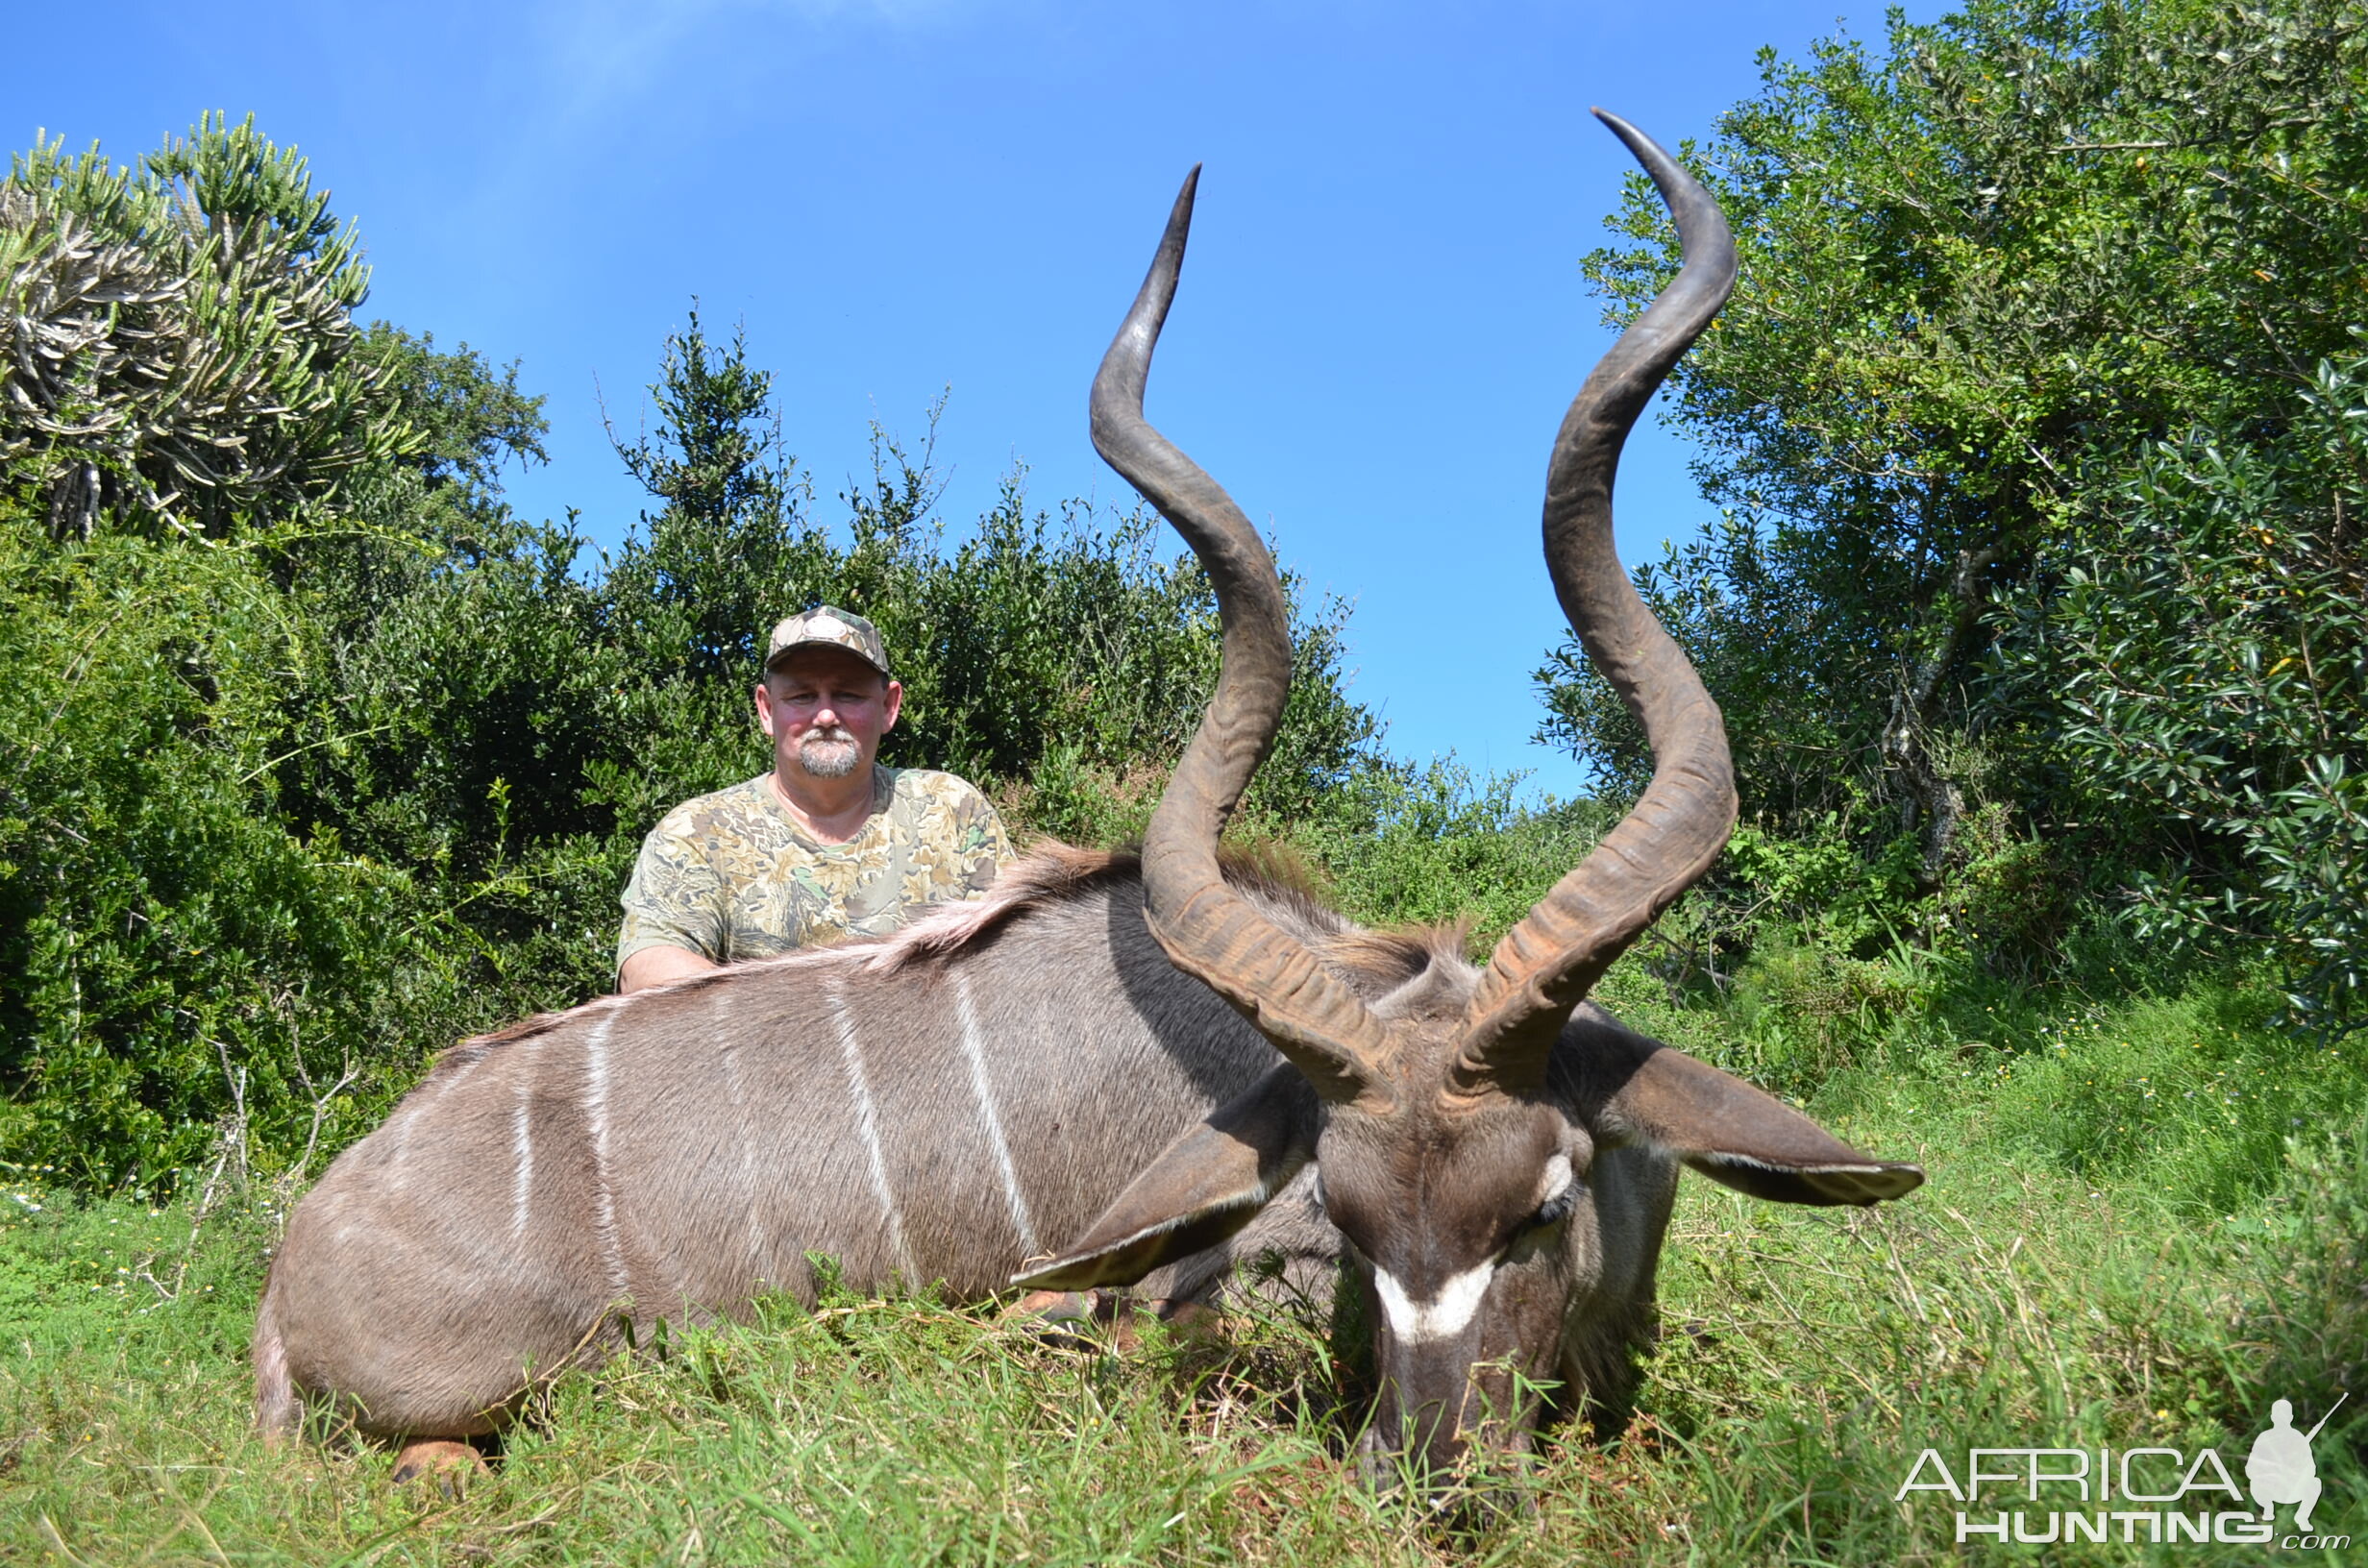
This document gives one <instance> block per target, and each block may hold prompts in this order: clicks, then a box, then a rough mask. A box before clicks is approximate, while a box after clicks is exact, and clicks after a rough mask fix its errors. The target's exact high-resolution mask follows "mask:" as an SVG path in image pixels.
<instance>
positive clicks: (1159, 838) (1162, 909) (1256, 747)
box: [1090, 165, 1388, 1103]
mask: <svg viewBox="0 0 2368 1568" xmlns="http://www.w3.org/2000/svg"><path fill="white" fill-rule="evenodd" d="M1199 182H1200V170H1199V168H1198V166H1197V165H1196V166H1195V167H1194V169H1193V172H1192V173H1191V174H1190V175H1189V176H1187V177H1186V179H1185V181H1184V187H1183V189H1182V190H1180V191H1179V192H1177V194H1176V199H1175V206H1174V208H1172V210H1171V211H1170V213H1169V217H1168V227H1167V230H1166V232H1165V233H1163V234H1162V235H1161V236H1160V242H1159V249H1158V251H1157V252H1156V253H1155V254H1154V255H1153V257H1152V259H1151V267H1150V271H1149V273H1148V274H1147V275H1146V276H1145V278H1144V281H1143V287H1142V290H1141V291H1140V292H1139V293H1137V295H1136V296H1135V303H1134V305H1133V306H1132V307H1131V308H1130V309H1128V311H1127V313H1126V319H1125V320H1124V322H1123V323H1122V324H1121V325H1120V327H1119V331H1118V335H1117V336H1116V337H1115V338H1113V339H1112V340H1111V343H1110V349H1109V352H1108V353H1107V354H1106V355H1103V357H1102V362H1101V368H1100V370H1099V371H1098V373H1097V374H1096V375H1095V377H1094V390H1093V395H1092V398H1091V400H1090V409H1091V423H1092V429H1093V438H1094V449H1095V450H1096V451H1097V452H1098V453H1101V455H1102V459H1103V460H1104V461H1105V462H1107V463H1109V465H1110V466H1111V467H1112V468H1114V469H1116V470H1117V471H1118V473H1119V474H1120V476H1121V477H1122V478H1125V479H1126V480H1127V482H1128V483H1130V484H1132V485H1133V486H1134V487H1135V488H1136V489H1137V490H1138V491H1140V492H1142V494H1143V497H1144V499H1145V500H1147V501H1148V502H1150V503H1151V504H1152V505H1153V506H1154V507H1156V508H1158V510H1159V513H1160V515H1161V516H1162V517H1165V518H1166V519H1167V520H1168V521H1169V522H1170V523H1171V524H1172V525H1173V526H1174V527H1175V530H1176V531H1177V532H1178V533H1179V534H1181V535H1183V537H1184V541H1185V543H1187V544H1189V545H1190V546H1192V549H1193V553H1194V554H1195V555H1196V556H1197V557H1199V560H1200V564H1201V567H1202V569H1203V570H1205V571H1206V572H1207V573H1208V576H1209V582H1210V584H1211V586H1212V587H1213V588H1214V589H1215V590H1216V594H1217V604H1218V614H1219V619H1220V621H1221V625H1222V635H1223V641H1222V656H1221V662H1220V666H1219V673H1218V678H1217V690H1216V692H1215V693H1214V694H1212V695H1211V697H1210V698H1209V705H1208V707H1207V709H1206V710H1205V711H1204V712H1203V713H1202V715H1201V720H1200V723H1199V726H1198V727H1197V728H1196V729H1195V730H1194V732H1193V737H1192V739H1191V741H1189V742H1188V743H1187V744H1186V745H1185V747H1184V754H1183V756H1182V758H1181V759H1180V760H1179V761H1178V762H1177V764H1176V767H1175V772H1173V773H1172V774H1171V775H1170V776H1169V779H1168V787H1167V789H1166V790H1165V791H1164V792H1163V793H1162V794H1161V796H1160V800H1159V805H1158V808H1157V809H1156V810H1155V811H1154V812H1153V813H1152V815H1151V823H1150V827H1149V829H1148V831H1147V832H1146V833H1145V835H1144V841H1143V884H1144V893H1145V900H1146V910H1145V913H1146V915H1147V919H1148V920H1149V923H1150V927H1151V932H1152V935H1153V936H1154V937H1156V938H1157V939H1158V941H1159V943H1160V945H1161V947H1163V948H1164V949H1166V951H1167V953H1168V956H1169V957H1170V959H1172V961H1173V962H1174V963H1175V964H1176V966H1177V967H1178V968H1182V969H1183V970H1185V971H1186V972H1187V973H1189V974H1192V975H1195V976H1196V977H1198V978H1199V979H1201V980H1203V981H1205V982H1206V983H1207V984H1208V985H1209V986H1210V987H1211V988H1213V989H1214V990H1215V991H1216V992H1218V993H1219V994H1220V995H1221V996H1223V997H1224V998H1225V999H1226V1000H1227V1001H1229V1002H1231V1003H1232V1004H1233V1005H1234V1006H1235V1007H1237V1008H1239V1009H1240V1010H1241V1011H1242V1012H1243V1013H1245V1014H1246V1015H1247V1016H1248V1017H1249V1018H1250V1019H1251V1021H1253V1022H1254V1023H1256V1024H1257V1025H1258V1027H1259V1029H1260V1030H1261V1031H1262V1032H1264V1033H1265V1035H1266V1036H1267V1038H1268V1039H1269V1040H1270V1041H1272V1042H1273V1043H1274V1046H1275V1048H1276V1049H1277V1050H1279V1051H1281V1052H1282V1053H1283V1054H1284V1056H1285V1057H1286V1058H1288V1059H1289V1060H1290V1061H1291V1062H1292V1063H1293V1065H1295V1066H1297V1067H1298V1068H1299V1070H1300V1071H1301V1072H1302V1073H1304V1074H1305V1075H1306V1076H1307V1078H1308V1080H1309V1082H1310V1083H1312V1084H1313V1085H1314V1086H1315V1087H1316V1090H1317V1091H1318V1093H1320V1095H1322V1096H1323V1097H1324V1098H1325V1099H1326V1100H1329V1101H1332V1102H1334V1103H1345V1102H1349V1101H1354V1100H1358V1099H1386V1098H1387V1097H1388V1090H1386V1089H1385V1088H1384V1087H1383V1086H1382V1072H1381V1062H1382V1059H1383V1057H1384V1056H1385V1054H1386V1049H1387V1047H1386V1037H1385V1035H1384V1033H1383V1030H1382V1027H1381V1024H1380V1023H1379V1021H1378V1020H1377V1019H1375V1018H1374V1017H1373V1016H1372V1015H1371V1013H1370V1012H1369V1010H1368V1009H1367V1008H1366V1006H1365V1004H1364V1002H1363V1000H1362V999H1361V998H1359V997H1358V996H1357V995H1356V993H1355V992H1353V991H1351V990H1350V989H1349V988H1348V987H1347V986H1345V985H1344V984H1342V983H1341V982H1340V981H1338V980H1337V979H1335V978H1334V977H1333V976H1332V975H1331V974H1330V973H1329V972H1328V971H1326V970H1325V969H1323V968H1321V967H1320V965H1319V964H1318V963H1317V961H1316V959H1315V956H1314V955H1313V954H1312V953H1310V952H1309V951H1308V950H1307V949H1306V948H1305V947H1304V946H1303V945H1302V944H1300V943H1298V942H1297V941H1295V939H1293V938H1292V937H1291V936H1290V935H1289V934H1287V933H1286V932H1284V931H1283V930H1282V929H1281V928H1280V927H1279V926H1277V925H1275V924H1274V923H1273V922H1272V921H1271V920H1269V919H1267V918H1266V917H1265V916H1264V915H1263V914H1262V913H1260V912H1259V910H1258V909H1257V908H1256V907H1255V906H1254V905H1252V904H1250V903H1249V902H1248V901H1247V900H1246V899H1245V898H1244V897H1242V895H1241V894H1238V893H1236V892H1234V890H1233V889H1232V888H1230V887H1228V886H1227V885H1226V883H1225V880H1224V877H1223V875H1222V873H1221V871H1220V870H1219V867H1218V861H1217V844H1218V839H1219V837H1220V835H1221V834H1222V833H1223V831H1224V827H1225V821H1226V819H1227V818H1229V817H1230V816H1231V815H1232V813H1233V809H1234V807H1235V806H1236V805H1238V804H1239V803H1240V802H1241V798H1242V792H1243V791H1244V790H1246V789H1247V788H1248V786H1249V781H1250V778H1251V776H1252V775H1253V774H1255V773H1256V772H1257V771H1258V765H1259V764H1260V763H1262V762H1264V761H1265V760H1266V757H1267V753H1268V752H1269V751H1270V749H1272V747H1273V745H1274V736H1275V732H1276V731H1277V730H1278V729H1280V728H1281V725H1282V720H1283V705H1284V702H1285V700H1286V699H1287V698H1288V697H1289V695H1290V690H1291V631H1290V615H1289V611H1288V608H1287V606H1286V604H1285V602H1284V599H1283V586H1282V580H1281V578H1280V577H1279V576H1277V575H1276V573H1275V570H1274V559H1273V556H1272V555H1271V554H1270V553H1269V552H1268V551H1267V547H1266V543H1265V541H1264V540H1262V539H1260V538H1259V537H1258V531H1257V529H1255V528H1253V527H1251V526H1250V523H1249V519H1247V518H1246V517H1245V516H1243V515H1242V509H1241V508H1240V507H1239V506H1236V505H1235V504H1234V502H1233V499H1232V498H1231V497H1230V496H1228V495H1226V494H1225V492H1224V490H1223V488H1222V487H1221V486H1220V485H1219V484H1218V483H1217V481H1216V480H1215V479H1213V478H1210V477H1209V476H1208V475H1207V474H1206V473H1205V472H1203V471H1202V469H1201V468H1200V466H1199V465H1198V464H1196V463H1195V462H1194V461H1193V460H1192V459H1191V458H1190V457H1188V456H1186V455H1185V454H1184V453H1183V452H1182V451H1180V450H1179V449H1178V448H1177V447H1176V446H1175V445H1174V444H1173V443H1172V442H1170V441H1169V440H1168V439H1167V437H1165V436H1163V435H1161V434H1160V433H1159V431H1158V430H1156V429H1153V428H1152V427H1151V425H1150V423H1149V421H1148V420H1147V419H1146V418H1145V417H1144V413H1143V394H1144V389H1145V386H1146V385H1147V381H1148V380H1149V376H1150V365H1151V354H1152V351H1153V349H1154V348H1156V347H1157V345H1158V342H1159V333H1160V329H1161V327H1162V326H1164V325H1165V323H1166V321H1167V318H1168V307H1169V306H1170V305H1171V304H1172V303H1173V301H1174V299H1175V287H1176V281H1177V279H1178V277H1179V276H1180V275H1181V273H1182V271H1183V265H1184V249H1185V240H1186V238H1187V236H1188V235H1189V234H1190V233H1191V231H1192V216H1193V202H1194V197H1195V195H1196V191H1197V189H1198V186H1199Z"/></svg>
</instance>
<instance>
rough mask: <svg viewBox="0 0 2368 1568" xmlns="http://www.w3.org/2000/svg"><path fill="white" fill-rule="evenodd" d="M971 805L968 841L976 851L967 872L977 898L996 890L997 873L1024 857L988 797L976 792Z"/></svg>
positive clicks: (972, 794) (973, 792) (971, 888)
mask: <svg viewBox="0 0 2368 1568" xmlns="http://www.w3.org/2000/svg"><path fill="white" fill-rule="evenodd" d="M970 804H971V807H972V809H973V811H974V816H973V817H972V819H971V821H969V822H968V823H967V824H966V826H967V828H968V831H967V833H966V834H965V837H966V838H967V839H968V840H969V842H970V843H971V844H972V845H973V849H972V853H971V859H970V863H969V864H968V865H967V866H965V867H964V868H963V870H964V872H965V878H964V879H965V881H966V882H967V884H968V886H969V888H970V891H971V892H973V893H974V894H976V893H984V892H986V891H987V889H988V888H990V887H992V886H993V885H994V883H995V878H996V875H997V873H998V872H999V871H1001V870H1002V869H1003V868H1004V867H1006V866H1009V865H1010V864H1011V863H1012V862H1014V861H1016V860H1018V859H1019V858H1020V857H1019V856H1018V855H1017V854H1015V853H1014V852H1013V851H1012V847H1011V836H1010V835H1009V834H1007V833H1005V832H1004V831H1003V819H1002V818H1001V817H1000V816H999V815H998V814H997V813H996V810H995V807H994V805H993V804H992V803H991V802H990V801H989V800H988V799H987V797H986V796H983V795H980V794H979V793H978V792H977V791H976V790H973V791H972V792H971V798H970Z"/></svg>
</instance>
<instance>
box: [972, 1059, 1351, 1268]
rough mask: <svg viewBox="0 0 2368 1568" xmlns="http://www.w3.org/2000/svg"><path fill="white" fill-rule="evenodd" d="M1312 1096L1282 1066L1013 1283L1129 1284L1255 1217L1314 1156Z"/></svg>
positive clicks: (1201, 1125) (1190, 1132) (1179, 1142)
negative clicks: (1070, 1240)
mask: <svg viewBox="0 0 2368 1568" xmlns="http://www.w3.org/2000/svg"><path fill="white" fill-rule="evenodd" d="M1316 1122H1317V1110H1316V1097H1315V1094H1314V1092H1313V1091H1312V1090H1310V1089H1309V1088H1308V1083H1307V1079H1306V1077H1305V1076H1304V1075H1303V1074H1301V1072H1300V1071H1299V1069H1298V1068H1296V1067H1295V1066H1290V1065H1288V1064H1285V1065H1284V1066H1279V1067H1277V1068H1275V1069H1274V1070H1273V1071H1272V1072H1270V1073H1268V1074H1267V1075H1266V1076H1265V1077H1264V1078H1262V1079H1260V1080H1259V1081H1258V1083H1257V1084H1256V1085H1255V1086H1254V1087H1252V1088H1251V1089H1250V1090H1247V1091H1246V1092H1245V1093H1243V1094H1240V1095H1237V1096H1235V1097H1234V1098H1233V1099H1230V1100H1227V1101H1226V1102H1225V1103H1224V1104H1223V1105H1221V1106H1219V1107H1218V1108H1217V1109H1216V1110H1214V1111H1212V1112H1210V1113H1209V1114H1208V1115H1207V1117H1205V1118H1204V1119H1203V1120H1201V1121H1199V1122H1196V1124H1194V1125H1193V1126H1192V1127H1190V1128H1188V1129H1187V1130H1186V1131H1185V1132H1184V1134H1183V1136H1181V1137H1179V1138H1178V1139H1176V1140H1175V1141H1174V1142H1172V1143H1171V1144H1169V1145H1168V1146H1167V1147H1166V1148H1165V1149H1163V1150H1161V1151H1160V1153H1159V1157H1158V1158H1157V1159H1155V1160H1153V1161H1152V1162H1151V1164H1150V1165H1149V1166H1148V1168H1147V1169H1146V1170H1145V1171H1144V1172H1143V1174H1142V1175H1140V1176H1137V1177H1136V1178H1135V1179H1134V1180H1133V1181H1131V1182H1129V1183H1128V1184H1127V1185H1126V1189H1125V1190H1124V1191H1123V1192H1121V1193H1120V1194H1119V1195H1118V1200H1117V1201H1116V1202H1114V1203H1112V1204H1111V1205H1110V1207H1109V1208H1107V1209H1105V1210H1103V1211H1102V1213H1101V1217H1100V1218H1099V1219H1097V1220H1095V1221H1094V1223H1093V1224H1092V1225H1090V1226H1088V1227H1087V1228H1086V1233H1085V1235H1084V1236H1082V1237H1078V1239H1077V1240H1076V1241H1074V1242H1073V1243H1072V1244H1071V1245H1069V1246H1067V1247H1065V1248H1063V1249H1062V1250H1061V1251H1060V1252H1058V1253H1057V1254H1055V1255H1054V1256H1053V1258H1052V1260H1051V1261H1050V1262H1046V1263H1042V1264H1039V1265H1037V1266H1036V1267H1033V1268H1030V1269H1028V1270H1026V1271H1025V1272H1024V1273H1020V1274H1015V1275H1013V1276H1012V1281H1011V1283H1012V1284H1014V1285H1017V1286H1024V1287H1025V1288H1027V1289H1031V1290H1084V1289H1088V1288H1091V1287H1093V1286H1103V1285H1132V1284H1134V1283H1135V1281H1137V1280H1139V1279H1141V1278H1143V1276H1145V1275H1146V1274H1148V1273H1149V1272H1150V1271H1151V1270H1153V1269H1155V1268H1157V1267H1159V1266H1160V1265H1161V1264H1162V1263H1169V1262H1174V1261H1175V1260H1176V1259H1178V1258H1184V1257H1188V1256H1190V1255H1191V1254H1193V1253H1196V1252H1198V1251H1200V1250H1201V1249H1203V1248H1204V1247H1213V1246H1215V1245H1217V1243H1219V1242H1220V1241H1222V1240H1224V1239H1225V1238H1226V1237H1229V1236H1231V1235H1233V1233H1234V1232H1236V1231H1238V1230H1240V1229H1241V1228H1242V1227H1243V1226H1245V1225H1246V1224H1248V1223H1249V1222H1250V1220H1251V1219H1253V1218H1255V1217H1256V1215H1257V1213H1258V1211H1259V1210H1261V1209H1263V1208H1265V1207H1266V1206H1267V1203H1268V1201H1269V1200H1270V1199H1271V1198H1272V1197H1273V1196H1274V1194H1276V1193H1277V1192H1280V1191H1281V1190H1282V1189H1283V1188H1284V1187H1285V1186H1286V1185H1288V1184H1289V1182H1290V1181H1291V1178H1292V1177H1293V1175H1295V1173H1296V1172H1297V1171H1298V1169H1299V1167H1300V1166H1301V1165H1304V1164H1307V1162H1308V1160H1309V1159H1310V1158H1311V1157H1312V1156H1313V1155H1314V1154H1315V1151H1316Z"/></svg>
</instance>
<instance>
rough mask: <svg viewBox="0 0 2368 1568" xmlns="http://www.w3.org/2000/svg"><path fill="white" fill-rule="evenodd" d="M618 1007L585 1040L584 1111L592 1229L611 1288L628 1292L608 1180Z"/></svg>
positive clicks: (614, 1202)
mask: <svg viewBox="0 0 2368 1568" xmlns="http://www.w3.org/2000/svg"><path fill="white" fill-rule="evenodd" d="M616 1022H617V1011H616V1009H614V1008H611V1009H609V1010H608V1011H607V1012H606V1013H604V1014H602V1015H601V1020H600V1022H598V1023H596V1024H594V1025H593V1026H592V1032H591V1033H590V1034H588V1035H586V1036H584V1041H583V1114H584V1119H585V1120H586V1121H587V1122H589V1123H591V1129H592V1229H593V1230H594V1231H595V1232H596V1233H598V1234H599V1236H600V1239H601V1262H602V1264H603V1266H604V1267H605V1268H606V1269H607V1271H608V1288H609V1290H610V1291H611V1292H612V1293H613V1294H614V1295H617V1296H620V1297H621V1296H624V1295H626V1294H628V1293H629V1292H628V1291H627V1288H626V1286H627V1283H628V1282H627V1280H626V1277H625V1250H624V1248H623V1247H621V1246H620V1245H619V1244H618V1242H617V1194H616V1189H615V1188H613V1187H611V1186H610V1185H609V1181H608V1031H609V1030H610V1029H612V1028H614V1027H615V1026H616Z"/></svg>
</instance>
